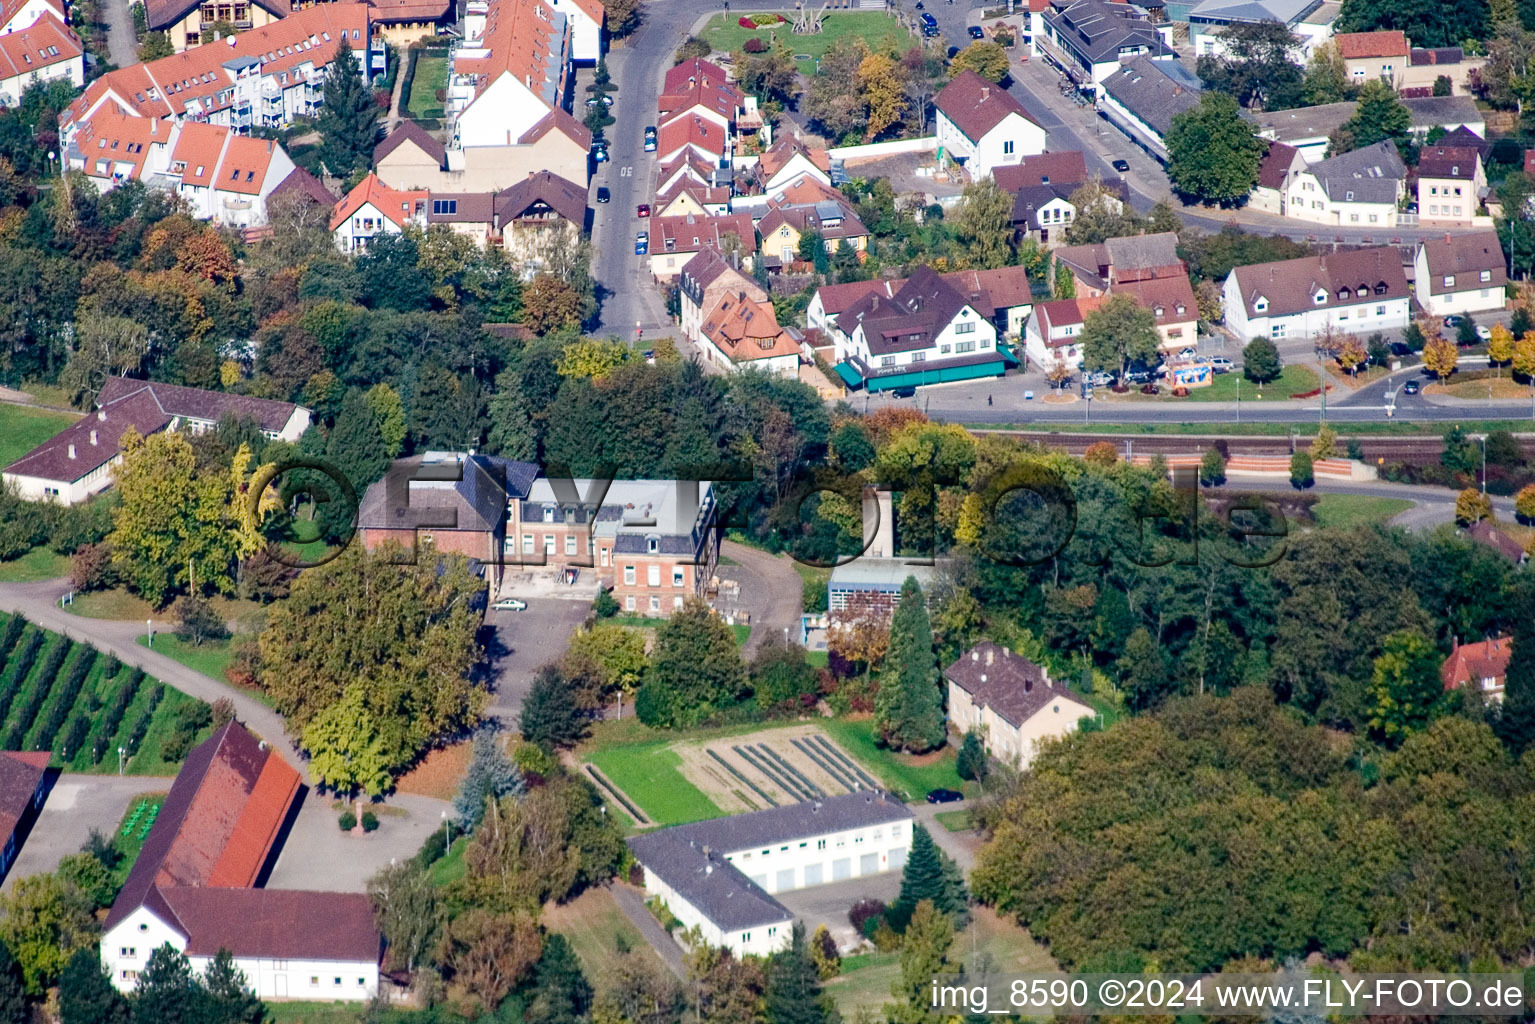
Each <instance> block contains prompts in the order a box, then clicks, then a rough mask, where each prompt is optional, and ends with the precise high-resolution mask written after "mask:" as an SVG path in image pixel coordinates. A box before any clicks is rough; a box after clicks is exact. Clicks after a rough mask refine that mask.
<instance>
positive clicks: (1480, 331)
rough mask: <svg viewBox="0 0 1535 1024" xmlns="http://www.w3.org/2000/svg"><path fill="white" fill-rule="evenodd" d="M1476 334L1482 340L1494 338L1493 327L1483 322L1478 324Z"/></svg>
mask: <svg viewBox="0 0 1535 1024" xmlns="http://www.w3.org/2000/svg"><path fill="white" fill-rule="evenodd" d="M1476 336H1477V337H1478V338H1479V339H1481V340H1482V341H1491V340H1492V328H1490V327H1486V326H1484V325H1482V324H1477V325H1476Z"/></svg>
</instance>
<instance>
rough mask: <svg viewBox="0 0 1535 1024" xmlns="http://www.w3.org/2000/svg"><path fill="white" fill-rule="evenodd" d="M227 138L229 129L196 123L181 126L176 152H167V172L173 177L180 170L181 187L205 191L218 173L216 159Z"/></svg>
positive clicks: (217, 159) (217, 160) (222, 149)
mask: <svg viewBox="0 0 1535 1024" xmlns="http://www.w3.org/2000/svg"><path fill="white" fill-rule="evenodd" d="M228 138H229V129H227V128H220V127H219V126H218V125H213V124H203V123H202V122H199V121H194V122H192V123H190V124H186V125H183V126H182V128H181V137H180V138H178V139H177V140H176V148H175V149H174V150H172V151H171V171H172V172H173V173H174V172H176V170H177V168H180V173H181V183H182V184H183V185H197V186H201V187H203V188H207V187H208V186H209V185H211V184H213V176H214V174H216V173H217V172H218V169H219V156H220V155H221V154H222V153H223V152H224V143H225V141H227V140H228Z"/></svg>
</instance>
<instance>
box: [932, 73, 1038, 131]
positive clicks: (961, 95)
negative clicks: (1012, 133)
mask: <svg viewBox="0 0 1535 1024" xmlns="http://www.w3.org/2000/svg"><path fill="white" fill-rule="evenodd" d="M933 106H934V107H936V108H937V109H938V110H940V111H942V112H943V114H944V116H945V117H947V118H948V119H949V120H950V121H953V122H954V124H955V126H956V127H958V128H959V130H960V131H962V132H964V133H965V137H966V138H968V139H970V140H971V141H972V142H979V141H980V140H981V138H982V137H983V136H985V134H986V133H987V132H989V131H991V130H992V129H993V128H995V127H996V126H997V125H999V124H1001V123H1002V120H1003V119H1004V118H1006V117H1007V115H1009V114H1017V115H1018V116H1019V117H1021V118H1023V119H1024V120H1025V121H1027V122H1029V123H1030V124H1034V123H1035V121H1034V119H1033V118H1032V117H1030V116H1029V114H1028V111H1026V110H1024V109H1023V104H1021V103H1019V102H1018V101H1017V100H1016V99H1014V98H1013V96H1012V94H1011V93H1009V92H1008V91H1007V90H1006V89H1004V88H1002V87H1001V86H1000V85H994V84H992V83H991V82H988V81H986V79H984V78H982V77H981V76H980V75H978V74H976V73H975V72H974V71H969V70H965V71H961V72H960V73H959V74H958V75H956V76H954V80H953V81H951V82H950V83H949V84H948V85H946V86H944V87H943V88H942V89H941V90H939V93H938V95H937V96H936V97H934V98H933Z"/></svg>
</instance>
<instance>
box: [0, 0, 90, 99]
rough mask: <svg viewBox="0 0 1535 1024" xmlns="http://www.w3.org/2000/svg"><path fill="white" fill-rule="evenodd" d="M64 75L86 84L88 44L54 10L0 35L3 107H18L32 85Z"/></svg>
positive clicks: (80, 83) (67, 79)
mask: <svg viewBox="0 0 1535 1024" xmlns="http://www.w3.org/2000/svg"><path fill="white" fill-rule="evenodd" d="M60 78H62V79H64V80H65V81H67V82H69V84H70V85H72V86H74V87H75V88H77V89H78V88H80V86H82V85H84V84H85V44H84V43H82V42H81V41H80V37H79V36H77V35H75V33H74V30H73V29H71V28H69V27H68V26H67V25H65V24H64V23H63V22H62V21H60V20H59V17H58V15H56V14H54V13H53V11H51V10H45V11H44V12H43V13H42V14H41V15H39V16H38V18H37V20H36V21H34V22H33V23H32V24H31V25H28V26H27V27H25V28H19V29H15V30H13V31H9V32H6V33H3V34H0V106H7V107H14V106H16V105H17V104H18V103H20V102H21V95H22V93H24V92H26V91H27V90H28V89H30V88H31V87H32V86H34V85H36V84H38V83H39V82H51V81H53V80H54V79H60Z"/></svg>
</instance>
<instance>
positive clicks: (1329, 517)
mask: <svg viewBox="0 0 1535 1024" xmlns="http://www.w3.org/2000/svg"><path fill="white" fill-rule="evenodd" d="M1410 508H1412V502H1411V501H1409V500H1407V499H1406V498H1380V497H1376V496H1374V495H1370V494H1324V495H1322V497H1321V500H1320V501H1318V502H1317V503H1316V504H1315V505H1313V506H1312V507H1311V514H1312V515H1314V516H1316V521H1317V525H1318V526H1358V525H1361V524H1365V523H1384V522H1385V521H1386V520H1388V519H1390V518H1391V517H1392V516H1394V515H1396V514H1398V513H1400V512H1405V511H1407V510H1408V509H1410Z"/></svg>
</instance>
